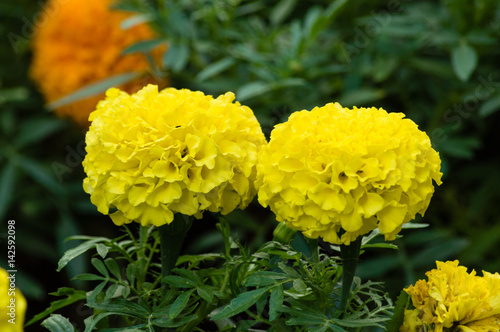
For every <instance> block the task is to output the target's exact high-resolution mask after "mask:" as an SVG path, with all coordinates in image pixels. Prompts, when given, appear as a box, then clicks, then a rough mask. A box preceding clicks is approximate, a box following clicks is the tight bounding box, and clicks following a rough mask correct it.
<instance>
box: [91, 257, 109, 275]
mask: <svg viewBox="0 0 500 332" xmlns="http://www.w3.org/2000/svg"><path fill="white" fill-rule="evenodd" d="M91 263H92V265H94V267H95V268H96V269H97V271H99V272H100V273H101V274H102V275H103V276H105V277H106V278H109V273H108V270H107V269H106V266H104V263H103V262H102V261H101V260H100V259H97V258H92V260H91Z"/></svg>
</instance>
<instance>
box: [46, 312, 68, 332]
mask: <svg viewBox="0 0 500 332" xmlns="http://www.w3.org/2000/svg"><path fill="white" fill-rule="evenodd" d="M41 325H42V326H43V327H45V328H46V329H47V330H49V331H50V332H74V331H75V328H74V327H73V325H71V323H70V322H69V320H68V319H67V318H66V317H63V316H61V315H51V316H50V317H49V318H47V319H46V320H44V321H43V322H42V324H41Z"/></svg>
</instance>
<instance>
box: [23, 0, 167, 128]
mask: <svg viewBox="0 0 500 332" xmlns="http://www.w3.org/2000/svg"><path fill="white" fill-rule="evenodd" d="M111 4H112V1H111V0H64V1H63V0H49V1H48V2H47V3H46V4H45V6H44V7H43V9H42V12H41V13H40V18H39V19H38V20H37V22H36V24H35V28H36V29H35V32H34V36H33V40H32V49H33V59H32V64H31V69H30V75H31V77H32V79H33V80H34V82H35V83H36V84H37V85H38V88H39V90H40V92H41V93H42V94H43V95H44V97H45V99H46V100H47V102H52V101H55V100H57V99H59V98H61V97H63V96H65V95H67V94H69V93H72V92H74V91H75V90H77V89H79V88H81V87H83V86H86V85H88V84H90V83H94V82H96V81H99V80H102V79H105V78H107V77H110V76H113V75H117V74H121V73H127V72H140V73H144V74H146V71H147V69H148V68H149V63H148V60H147V58H146V57H145V56H144V55H142V54H139V53H133V54H127V55H122V51H123V50H124V49H125V48H126V47H128V46H130V45H132V44H135V43H137V42H140V41H145V40H149V39H152V38H153V37H154V32H153V31H152V30H151V29H150V27H149V26H148V25H147V24H140V25H136V26H134V27H132V28H129V29H127V30H123V29H121V27H120V23H121V22H122V21H123V20H124V19H126V18H127V17H129V15H130V14H127V13H124V12H119V11H115V10H111V9H110V8H109V7H110V5H111ZM160 51H161V49H158V50H157V51H156V52H155V54H154V55H155V57H158V55H159V54H160ZM147 83H156V81H155V80H154V79H153V78H152V77H151V76H150V75H144V76H143V77H142V78H140V79H136V80H133V81H131V82H129V83H127V84H125V85H124V86H122V87H120V88H122V89H124V90H126V91H128V92H130V93H132V92H135V91H137V90H139V89H140V88H142V87H143V86H144V85H146V84H147ZM103 98H104V94H101V95H98V96H94V97H89V98H87V99H84V100H81V101H77V102H74V103H72V104H70V105H66V106H62V107H60V108H58V109H56V110H55V112H56V114H57V115H59V116H64V117H66V116H67V117H71V118H72V119H74V120H75V121H76V122H77V123H79V124H80V125H82V126H84V127H87V126H88V125H89V123H88V116H89V114H90V113H91V112H92V111H93V110H94V109H95V107H96V105H97V102H98V101H99V100H100V99H103Z"/></svg>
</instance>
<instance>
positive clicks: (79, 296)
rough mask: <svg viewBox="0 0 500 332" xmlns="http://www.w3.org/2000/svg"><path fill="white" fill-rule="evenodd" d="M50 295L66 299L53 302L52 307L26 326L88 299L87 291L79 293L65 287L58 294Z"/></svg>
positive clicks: (36, 316)
mask: <svg viewBox="0 0 500 332" xmlns="http://www.w3.org/2000/svg"><path fill="white" fill-rule="evenodd" d="M50 295H55V296H66V298H65V299H62V300H57V301H53V302H51V303H50V306H49V307H48V308H47V309H45V310H44V311H42V312H41V313H39V314H37V315H35V317H33V318H32V319H30V321H29V322H27V323H26V326H29V325H31V324H33V323H35V322H37V321H39V320H40V319H42V318H44V317H47V316H48V315H50V314H51V313H53V312H54V311H56V310H59V309H62V308H64V307H66V306H68V305H70V304H73V303H75V302H77V301H81V300H84V299H85V297H86V292H85V291H79V290H74V289H72V288H67V287H63V288H60V289H59V290H58V291H57V292H54V293H51V294H50Z"/></svg>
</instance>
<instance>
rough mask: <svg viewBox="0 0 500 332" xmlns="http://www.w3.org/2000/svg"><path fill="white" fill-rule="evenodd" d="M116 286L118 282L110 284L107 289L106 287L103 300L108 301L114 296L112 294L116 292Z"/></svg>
mask: <svg viewBox="0 0 500 332" xmlns="http://www.w3.org/2000/svg"><path fill="white" fill-rule="evenodd" d="M118 286H119V285H118V284H111V286H109V287H108V289H106V294H105V296H104V301H108V300H110V299H111V298H113V297H114V295H115V294H116V291H117V290H118Z"/></svg>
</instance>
